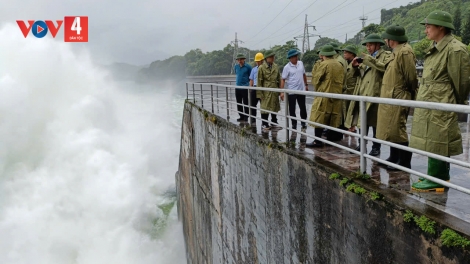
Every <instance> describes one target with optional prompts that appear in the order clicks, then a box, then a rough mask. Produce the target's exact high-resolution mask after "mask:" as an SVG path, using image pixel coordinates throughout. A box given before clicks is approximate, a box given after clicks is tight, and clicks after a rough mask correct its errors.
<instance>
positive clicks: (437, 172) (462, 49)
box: [410, 11, 470, 192]
mask: <svg viewBox="0 0 470 264" xmlns="http://www.w3.org/2000/svg"><path fill="white" fill-rule="evenodd" d="M421 24H423V25H425V26H426V29H425V32H426V35H427V37H428V39H430V40H433V43H432V44H431V47H430V48H429V50H428V52H427V53H426V56H425V60H424V70H423V78H422V82H421V83H420V87H419V90H418V95H417V98H416V100H417V101H427V102H439V103H449V104H465V100H466V99H467V98H468V92H469V90H470V80H469V76H470V64H469V63H470V62H469V54H468V51H467V47H466V46H465V45H464V44H462V42H460V41H458V40H457V39H456V38H455V37H454V36H452V34H451V31H452V30H453V29H454V25H453V19H452V16H451V15H450V14H449V13H447V12H444V11H433V12H431V13H430V14H429V15H428V16H427V17H426V18H425V19H424V20H423V21H422V22H421ZM410 146H411V147H413V148H417V149H421V150H425V151H428V152H432V153H435V154H439V155H442V156H447V157H449V156H455V155H459V154H461V153H462V152H463V148H462V136H461V133H460V129H459V124H458V119H457V113H455V112H447V111H440V110H428V109H419V108H418V109H415V110H414V116H413V126H412V129H411V138H410ZM449 169H450V166H449V163H448V162H445V161H441V160H437V159H433V158H428V172H427V174H428V175H430V176H433V177H435V178H438V179H441V180H443V181H449V180H450V175H449ZM412 189H414V190H417V191H439V192H442V191H444V186H442V185H440V184H438V183H435V182H432V181H430V180H427V179H423V178H421V179H420V181H419V182H416V183H414V184H413V185H412Z"/></svg>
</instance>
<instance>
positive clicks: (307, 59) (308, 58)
mask: <svg viewBox="0 0 470 264" xmlns="http://www.w3.org/2000/svg"><path fill="white" fill-rule="evenodd" d="M319 58H320V57H319V56H318V54H317V52H316V51H315V50H309V51H307V52H305V54H304V56H303V57H302V62H303V63H304V67H305V72H311V71H312V68H313V64H314V63H315V62H316V61H317V60H318V59H319Z"/></svg>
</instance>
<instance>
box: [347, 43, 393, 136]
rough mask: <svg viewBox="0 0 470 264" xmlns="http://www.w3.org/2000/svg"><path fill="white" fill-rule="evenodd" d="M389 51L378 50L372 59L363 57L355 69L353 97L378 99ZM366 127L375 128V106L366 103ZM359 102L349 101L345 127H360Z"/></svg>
mask: <svg viewBox="0 0 470 264" xmlns="http://www.w3.org/2000/svg"><path fill="white" fill-rule="evenodd" d="M390 54H391V53H390V51H385V50H383V49H380V50H379V52H378V53H377V56H376V57H375V58H374V57H372V56H370V55H366V56H365V57H364V62H363V63H362V64H361V65H359V67H357V68H354V69H355V75H356V76H358V78H357V84H356V88H355V89H354V93H353V94H354V95H362V96H371V97H379V96H380V87H381V86H382V78H383V74H384V72H385V64H386V62H387V61H388V59H389V57H390ZM366 109H367V125H368V126H373V127H375V126H377V110H378V106H377V104H372V103H367V104H366ZM360 124H361V120H360V118H359V102H357V101H351V103H350V104H349V109H348V115H347V116H346V121H345V126H346V127H348V128H350V127H353V126H357V127H360Z"/></svg>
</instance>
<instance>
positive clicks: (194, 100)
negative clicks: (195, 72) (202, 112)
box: [193, 83, 196, 103]
mask: <svg viewBox="0 0 470 264" xmlns="http://www.w3.org/2000/svg"><path fill="white" fill-rule="evenodd" d="M193 102H194V103H196V91H195V90H194V83H193Z"/></svg>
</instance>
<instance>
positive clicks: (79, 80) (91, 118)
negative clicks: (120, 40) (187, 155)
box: [0, 24, 185, 264]
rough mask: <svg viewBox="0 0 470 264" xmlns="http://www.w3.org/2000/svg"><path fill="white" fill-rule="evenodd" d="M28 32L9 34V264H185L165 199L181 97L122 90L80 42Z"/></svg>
mask: <svg viewBox="0 0 470 264" xmlns="http://www.w3.org/2000/svg"><path fill="white" fill-rule="evenodd" d="M18 30H19V29H18V28H17V26H16V25H13V24H10V25H5V26H4V27H3V28H0V39H1V41H0V234H1V236H0V263H47V264H55V263H60V264H63V263H86V264H93V263H113V264H114V263H126V264H128V263H172V264H173V263H184V262H185V257H184V256H185V254H184V247H183V244H182V232H181V226H180V225H179V224H177V223H176V220H175V219H176V216H175V214H176V212H175V209H176V207H173V208H172V209H171V206H166V204H168V203H170V204H171V202H172V201H173V200H174V197H173V198H171V197H170V198H168V197H165V196H163V195H162V194H163V193H164V192H165V190H167V189H168V187H169V186H172V185H174V173H175V171H176V170H177V157H178V152H179V128H178V127H177V126H175V125H174V122H175V121H174V120H175V118H177V117H176V115H175V113H174V109H173V107H172V105H171V104H172V99H171V98H172V97H171V95H170V94H169V93H158V92H140V93H133V92H130V90H131V89H129V87H126V89H120V88H119V85H117V84H115V83H113V82H111V81H109V80H107V79H106V78H104V75H105V72H103V71H102V70H100V69H98V68H96V67H95V66H93V64H92V63H91V61H90V59H89V57H88V56H87V54H85V53H84V54H75V53H73V52H72V51H71V49H70V45H73V43H62V42H58V41H54V40H52V39H50V38H47V37H46V38H43V39H36V38H34V37H32V36H30V37H29V38H27V39H25V38H23V37H22V35H21V34H20V33H19V32H18ZM158 205H163V206H158ZM168 208H170V209H171V210H170V213H169V214H168V212H165V209H168ZM162 209H163V210H162ZM168 210H169V209H168ZM166 215H168V216H166ZM167 218H168V219H169V220H168V221H167V220H166V219H167ZM166 223H168V225H167V226H166V227H165V224H166Z"/></svg>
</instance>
